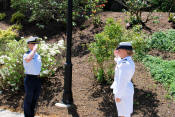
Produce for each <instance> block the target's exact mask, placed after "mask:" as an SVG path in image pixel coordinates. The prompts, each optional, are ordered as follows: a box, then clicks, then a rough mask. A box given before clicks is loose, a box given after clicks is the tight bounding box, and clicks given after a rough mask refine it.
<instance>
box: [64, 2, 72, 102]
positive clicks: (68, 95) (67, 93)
mask: <svg viewBox="0 0 175 117" xmlns="http://www.w3.org/2000/svg"><path fill="white" fill-rule="evenodd" d="M71 46H72V0H68V10H67V50H66V63H65V73H64V92H63V100H62V101H63V103H64V104H72V103H73V98H72V62H71Z"/></svg>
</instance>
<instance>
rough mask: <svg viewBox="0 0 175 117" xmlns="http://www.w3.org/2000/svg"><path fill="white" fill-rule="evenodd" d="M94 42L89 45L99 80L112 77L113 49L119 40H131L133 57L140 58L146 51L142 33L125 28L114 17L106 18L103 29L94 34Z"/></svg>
mask: <svg viewBox="0 0 175 117" xmlns="http://www.w3.org/2000/svg"><path fill="white" fill-rule="evenodd" d="M94 39H95V42H93V43H91V44H90V45H89V50H90V52H91V54H92V57H91V61H92V63H93V71H94V75H95V77H96V78H97V80H98V81H99V82H104V81H107V82H108V81H110V80H111V78H113V73H114V71H113V69H114V66H115V64H114V62H113V59H114V55H113V51H114V50H115V48H116V46H117V45H118V44H119V43H120V42H121V41H130V42H132V45H133V48H134V50H135V55H134V58H135V59H136V60H141V57H143V56H144V55H145V53H146V49H147V48H148V47H147V41H146V40H145V39H144V36H143V35H142V33H141V32H140V33H137V32H135V31H133V30H129V31H127V30H125V29H124V28H123V27H122V26H121V25H120V23H116V22H115V21H114V19H111V18H109V19H107V21H106V25H105V27H104V31H103V32H101V33H99V34H96V35H95V36H94Z"/></svg>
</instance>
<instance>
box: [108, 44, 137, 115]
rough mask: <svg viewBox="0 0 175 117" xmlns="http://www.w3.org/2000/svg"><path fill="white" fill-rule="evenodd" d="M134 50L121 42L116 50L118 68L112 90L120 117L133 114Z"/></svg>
mask: <svg viewBox="0 0 175 117" xmlns="http://www.w3.org/2000/svg"><path fill="white" fill-rule="evenodd" d="M132 50H133V49H132V45H131V43H129V42H121V43H120V44H119V45H118V47H117V48H116V50H114V56H115V58H114V60H115V62H116V67H115V75H114V82H113V84H112V85H111V88H112V89H113V94H114V97H115V103H116V106H117V111H118V116H119V117H131V114H132V113H133V96H134V86H133V84H132V82H131V79H132V77H133V75H134V72H135V64H134V62H133V60H132V58H131V55H132V54H133V51H132Z"/></svg>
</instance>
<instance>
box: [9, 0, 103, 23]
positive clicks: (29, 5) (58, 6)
mask: <svg viewBox="0 0 175 117" xmlns="http://www.w3.org/2000/svg"><path fill="white" fill-rule="evenodd" d="M105 2H106V0H81V1H79V0H73V12H72V14H73V16H72V17H73V22H78V21H80V22H81V21H82V20H83V19H85V18H88V17H89V16H90V14H92V12H94V11H95V12H99V11H100V10H101V9H102V8H103V7H104V6H103V5H102V4H103V3H105ZM99 5H101V6H99ZM11 7H12V8H14V9H17V10H19V11H20V12H22V13H24V14H25V15H26V16H27V17H28V18H29V21H30V22H33V21H34V22H37V23H41V24H47V23H48V22H50V21H56V22H58V21H62V22H66V14H67V0H45V1H44V0H11Z"/></svg>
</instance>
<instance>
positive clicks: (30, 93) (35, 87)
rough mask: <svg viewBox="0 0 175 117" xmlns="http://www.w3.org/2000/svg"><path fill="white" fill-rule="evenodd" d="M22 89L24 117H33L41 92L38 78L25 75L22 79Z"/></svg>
mask: <svg viewBox="0 0 175 117" xmlns="http://www.w3.org/2000/svg"><path fill="white" fill-rule="evenodd" d="M24 88H25V99H24V115H25V117H34V115H35V106H36V103H37V100H38V97H39V95H40V90H41V81H40V78H38V77H37V76H34V75H26V77H25V79H24Z"/></svg>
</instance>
